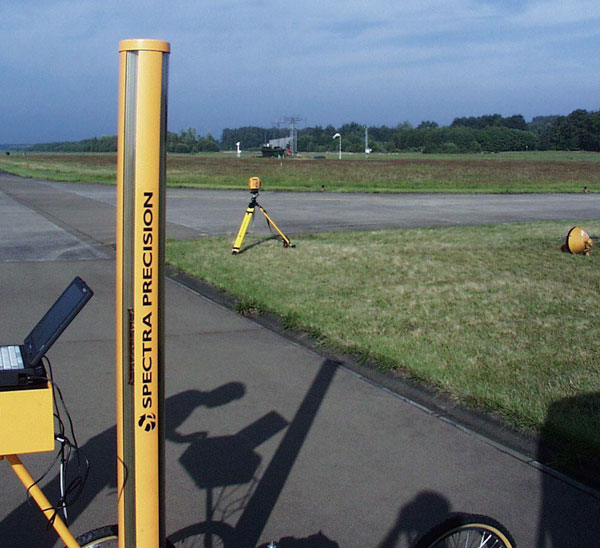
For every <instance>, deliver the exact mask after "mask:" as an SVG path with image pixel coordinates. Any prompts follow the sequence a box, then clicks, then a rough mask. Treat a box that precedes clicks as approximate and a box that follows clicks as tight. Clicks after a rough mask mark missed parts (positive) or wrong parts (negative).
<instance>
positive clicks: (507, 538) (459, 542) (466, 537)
mask: <svg viewBox="0 0 600 548" xmlns="http://www.w3.org/2000/svg"><path fill="white" fill-rule="evenodd" d="M453 546H460V547H461V548H471V547H478V548H479V547H481V546H485V548H516V546H517V545H516V543H515V541H514V539H513V537H512V535H511V534H510V532H509V531H508V529H506V527H504V525H502V524H501V523H500V522H498V521H496V520H495V519H494V518H491V517H489V516H484V515H481V514H453V515H452V516H451V517H449V518H448V519H446V520H444V521H443V522H442V523H440V524H438V525H436V526H435V527H433V528H432V529H431V530H429V531H428V532H427V533H425V535H423V537H421V539H420V540H419V541H418V542H417V544H416V546H415V548H446V547H448V548H450V547H453Z"/></svg>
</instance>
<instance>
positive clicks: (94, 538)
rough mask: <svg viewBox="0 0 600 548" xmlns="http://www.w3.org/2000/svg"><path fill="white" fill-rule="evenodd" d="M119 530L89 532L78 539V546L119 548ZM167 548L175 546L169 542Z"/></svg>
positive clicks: (106, 527)
mask: <svg viewBox="0 0 600 548" xmlns="http://www.w3.org/2000/svg"><path fill="white" fill-rule="evenodd" d="M118 539H119V529H118V527H117V526H116V525H106V526H104V527H99V528H98V529H93V530H92V531H88V532H87V533H84V534H83V535H80V536H78V537H77V539H76V540H77V544H79V546H80V547H81V548H117V546H118V544H119V540H118ZM166 546H167V548H173V544H172V543H171V542H169V540H167V544H166Z"/></svg>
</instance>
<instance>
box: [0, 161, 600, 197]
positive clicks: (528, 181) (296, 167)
mask: <svg viewBox="0 0 600 548" xmlns="http://www.w3.org/2000/svg"><path fill="white" fill-rule="evenodd" d="M0 169H4V170H6V171H9V172H11V173H15V174H17V175H21V176H24V177H38V178H44V179H49V180H54V181H70V182H93V183H105V184H114V183H115V180H116V156H115V154H27V155H18V154H11V155H10V156H0ZM255 175H257V176H259V177H261V179H262V180H263V183H264V184H263V187H264V188H265V189H266V190H287V191H313V192H317V191H321V189H322V187H325V190H326V191H328V192H445V193H457V192H461V193H483V192H485V193H527V192H542V193H543V192H582V191H583V188H584V187H587V189H588V191H589V192H600V184H599V183H598V181H600V154H597V153H585V152H527V153H524V152H521V153H516V152H513V153H502V154H457V155H452V154H448V155H424V154H395V155H389V154H388V155H373V156H371V157H370V158H369V159H368V160H365V159H364V155H361V154H354V155H346V156H345V157H344V159H343V160H342V161H339V160H337V159H334V158H332V156H331V155H328V158H327V159H324V160H316V159H313V158H312V155H309V154H305V155H302V156H301V157H299V158H295V159H286V160H283V161H280V160H277V159H272V158H257V157H256V156H255V155H253V154H252V155H246V156H244V157H242V158H236V157H235V156H234V155H232V154H224V153H221V154H192V155H190V154H170V155H169V156H168V161H167V184H168V185H169V186H176V187H193V188H211V189H214V188H220V189H244V188H246V185H247V180H248V178H249V177H251V176H255Z"/></svg>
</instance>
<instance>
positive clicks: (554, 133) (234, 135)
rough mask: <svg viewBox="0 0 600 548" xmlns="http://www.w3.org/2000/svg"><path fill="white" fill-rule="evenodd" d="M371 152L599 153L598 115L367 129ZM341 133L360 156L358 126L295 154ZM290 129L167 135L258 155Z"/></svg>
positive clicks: (320, 131)
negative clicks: (255, 151) (578, 151)
mask: <svg viewBox="0 0 600 548" xmlns="http://www.w3.org/2000/svg"><path fill="white" fill-rule="evenodd" d="M367 129H368V139H369V141H368V142H369V148H370V149H371V150H372V151H373V152H423V153H452V152H504V151H518V150H587V151H600V111H592V112H589V111H587V110H581V109H580V110H575V111H573V112H571V114H569V115H568V116H536V117H534V118H533V119H532V120H531V121H530V122H527V121H526V120H525V118H523V116H522V115H520V114H515V115H513V116H506V117H504V116H501V115H500V114H489V115H484V116H471V117H463V118H455V119H454V120H453V122H452V123H451V124H450V125H449V126H445V127H439V126H438V124H437V123H436V122H432V121H429V120H426V121H423V122H421V123H420V124H419V125H418V126H417V127H413V125H412V124H410V123H409V122H403V123H401V124H398V125H397V126H395V127H387V126H380V127H374V126H371V127H369V128H367ZM336 133H340V134H341V136H342V149H343V150H344V151H346V152H364V150H365V127H364V126H363V125H360V124H357V123H350V124H344V125H343V126H341V127H338V128H335V127H333V126H332V125H328V126H325V127H322V126H315V127H307V128H302V129H298V142H297V144H298V151H299V152H333V151H336V150H337V147H338V141H337V140H335V141H334V140H333V136H334V135H335V134H336ZM288 135H289V130H288V129H281V128H261V127H258V126H250V127H241V128H237V129H230V128H227V129H224V130H223V133H222V136H221V141H220V142H218V141H217V140H216V139H215V138H214V137H213V136H212V135H211V134H210V133H208V134H207V135H206V136H205V137H202V136H199V135H198V134H197V132H196V130H195V129H194V128H188V129H187V130H181V131H180V132H179V133H173V132H168V133H167V151H168V152H177V153H194V152H217V151H218V150H235V148H236V146H235V144H236V143H237V142H238V141H239V142H240V143H241V148H242V149H243V150H260V148H261V147H262V146H263V145H264V144H265V143H267V142H268V141H269V139H276V138H280V137H286V136H288ZM27 150H32V151H45V152H115V151H116V150H117V138H116V137H114V136H113V137H99V138H96V137H95V138H93V139H85V140H83V141H77V142H62V143H45V144H39V145H33V146H31V147H29V148H28V149H27Z"/></svg>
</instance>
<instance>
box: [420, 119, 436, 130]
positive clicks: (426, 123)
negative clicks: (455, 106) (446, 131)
mask: <svg viewBox="0 0 600 548" xmlns="http://www.w3.org/2000/svg"><path fill="white" fill-rule="evenodd" d="M436 127H439V126H438V124H437V122H432V121H430V120H423V121H422V122H421V123H420V124H419V125H418V126H417V129H433V128H436Z"/></svg>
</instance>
